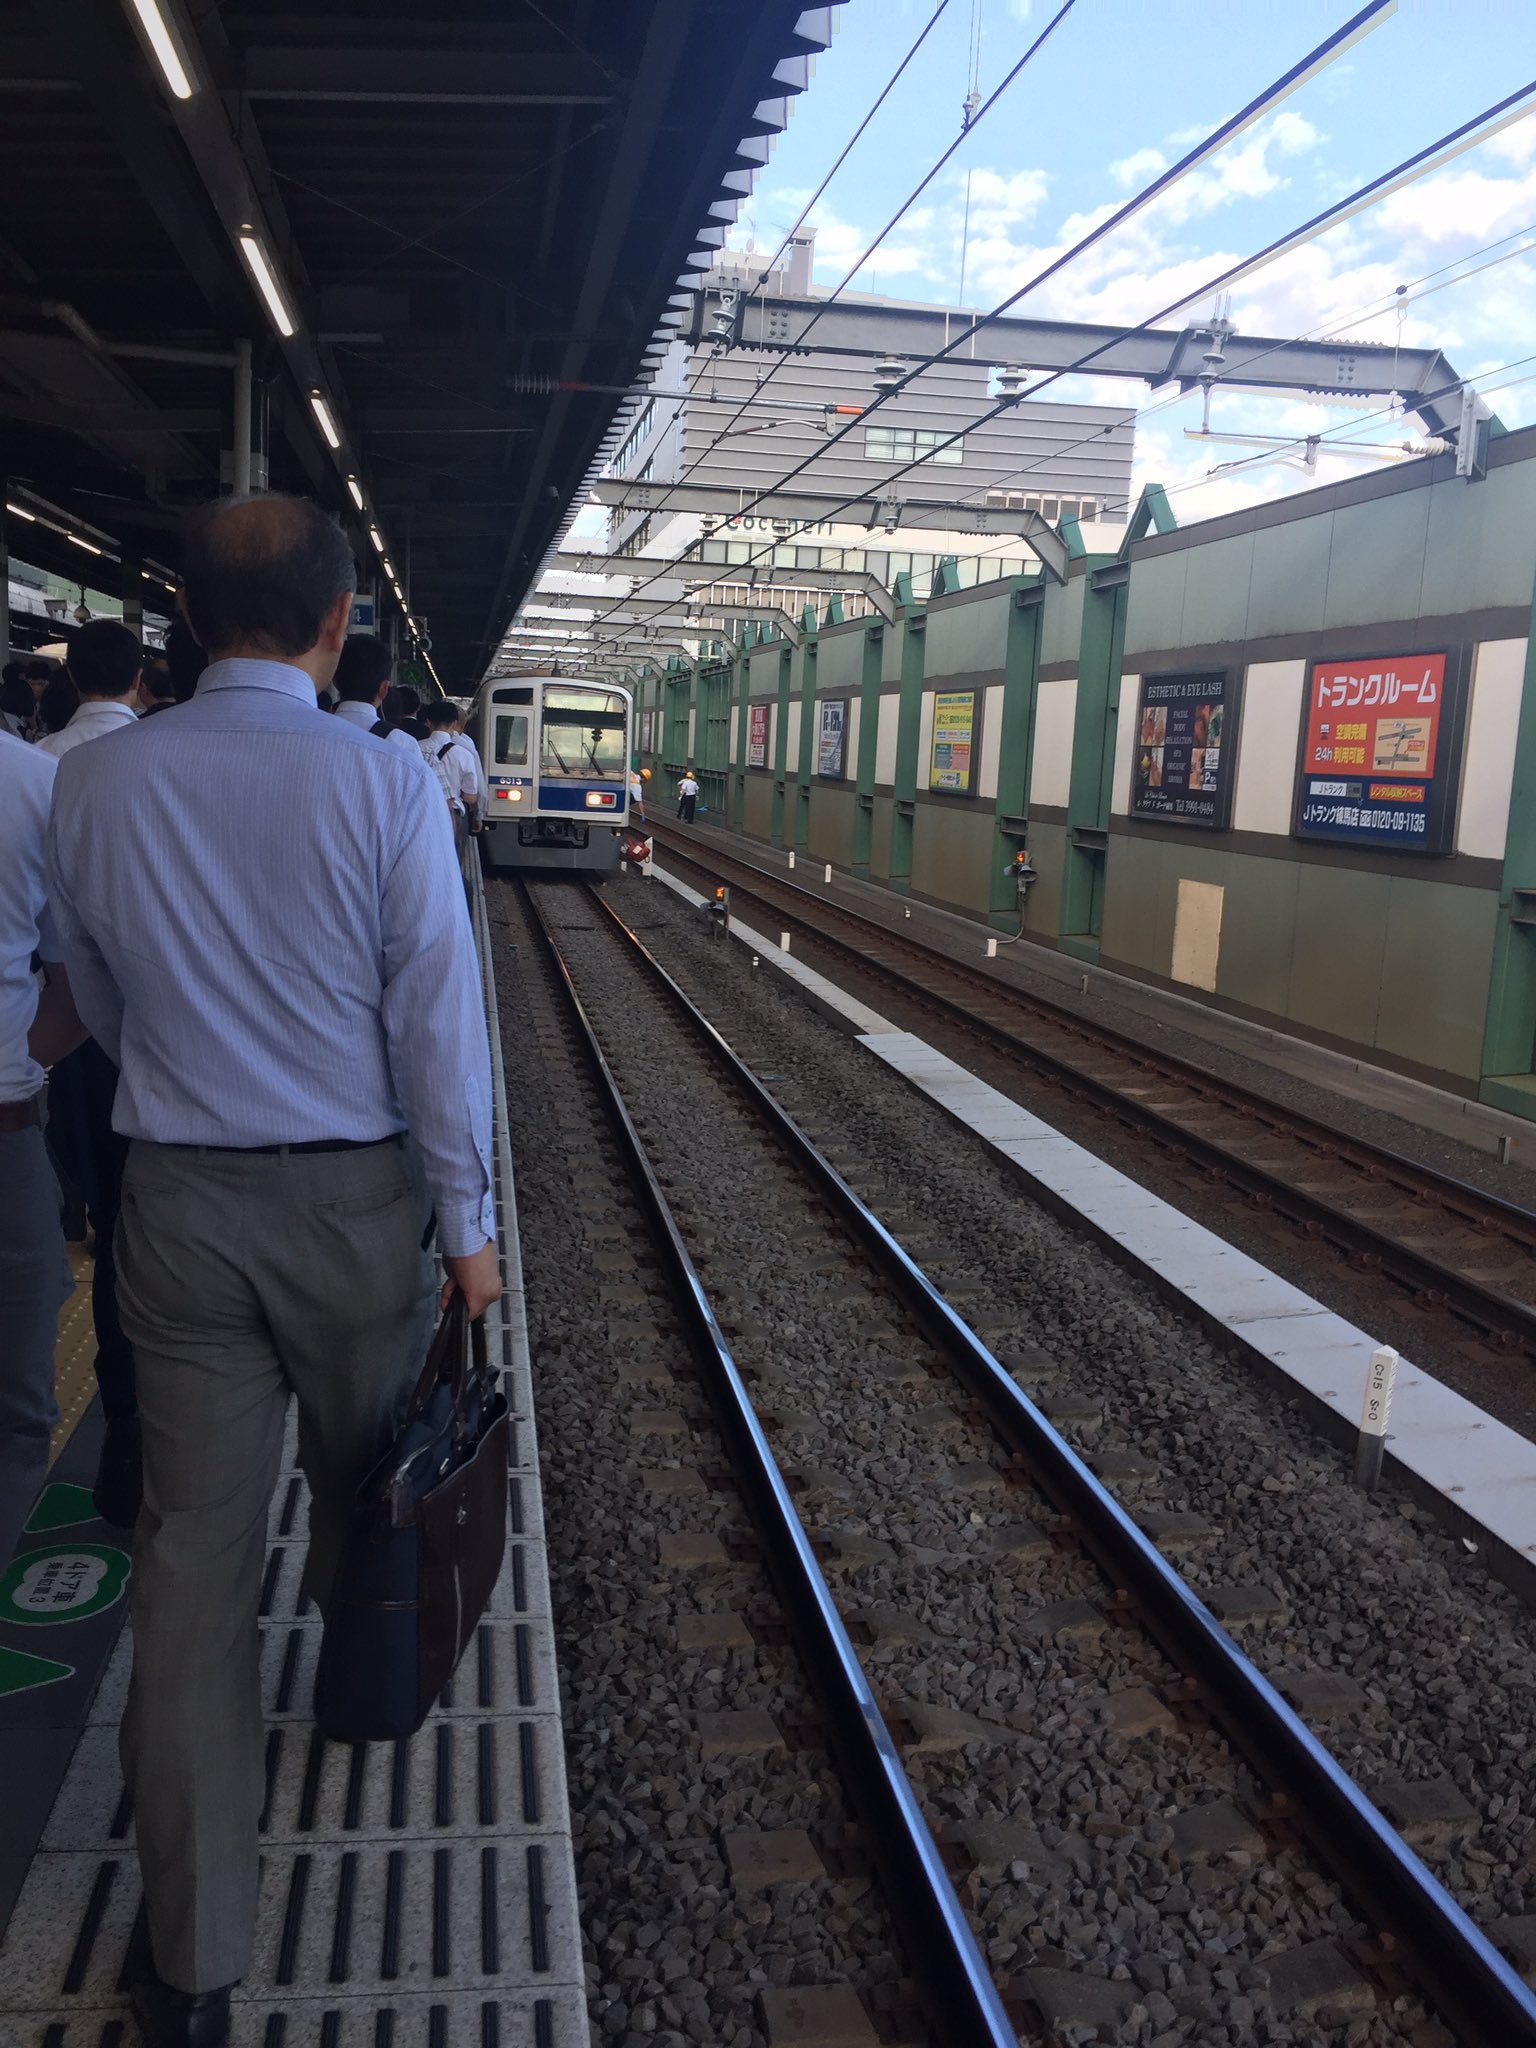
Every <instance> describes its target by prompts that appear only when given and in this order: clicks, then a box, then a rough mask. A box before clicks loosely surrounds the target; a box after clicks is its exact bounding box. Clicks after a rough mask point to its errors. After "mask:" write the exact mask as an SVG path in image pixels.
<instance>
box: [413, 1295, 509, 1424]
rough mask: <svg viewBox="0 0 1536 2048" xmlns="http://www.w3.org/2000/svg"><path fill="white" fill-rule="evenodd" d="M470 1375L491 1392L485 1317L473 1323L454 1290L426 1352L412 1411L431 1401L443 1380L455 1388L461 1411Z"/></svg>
mask: <svg viewBox="0 0 1536 2048" xmlns="http://www.w3.org/2000/svg"><path fill="white" fill-rule="evenodd" d="M471 1372H473V1374H474V1376H475V1378H476V1379H477V1380H479V1381H480V1383H481V1385H482V1387H484V1388H485V1389H487V1390H489V1387H490V1380H491V1375H490V1368H489V1363H488V1360H487V1357H486V1349H485V1318H484V1316H476V1318H475V1319H474V1321H473V1322H470V1320H469V1316H468V1312H467V1309H466V1305H465V1301H464V1297H463V1295H462V1294H461V1293H460V1292H459V1290H458V1288H457V1287H455V1288H454V1290H453V1292H452V1294H450V1295H449V1297H448V1306H447V1308H446V1309H444V1311H443V1314H442V1319H441V1321H440V1322H439V1323H438V1326H437V1330H436V1332H435V1334H434V1335H433V1338H432V1342H431V1344H430V1345H429V1347H428V1349H427V1362H426V1364H425V1365H424V1366H423V1367H422V1369H421V1378H420V1379H419V1380H418V1381H417V1382H416V1389H415V1392H414V1393H413V1394H412V1395H411V1402H410V1410H409V1412H410V1413H412V1414H414V1413H416V1412H418V1411H419V1410H420V1409H422V1408H424V1407H425V1406H426V1404H427V1402H428V1401H429V1400H430V1399H431V1398H432V1394H433V1390H434V1389H435V1388H436V1387H437V1386H438V1385H440V1384H441V1383H442V1382H443V1381H444V1380H446V1381H447V1382H448V1383H449V1385H450V1386H451V1387H452V1389H453V1405H454V1407H455V1409H459V1408H461V1407H462V1405H463V1397H464V1393H465V1391H466V1385H467V1381H468V1377H469V1374H470V1373H471Z"/></svg>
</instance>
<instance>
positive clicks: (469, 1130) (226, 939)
mask: <svg viewBox="0 0 1536 2048" xmlns="http://www.w3.org/2000/svg"><path fill="white" fill-rule="evenodd" d="M182 569H183V580H184V584H185V592H186V595H185V605H186V611H187V616H188V618H189V619H190V621H191V624H192V628H193V630H194V632H195V633H196V634H197V637H198V639H199V640H200V641H201V642H202V644H203V646H204V647H205V648H206V650H207V652H208V655H209V657H210V659H209V665H208V667H207V669H206V670H205V671H204V673H203V677H202V680H201V683H200V684H199V687H198V691H197V695H196V697H195V698H194V699H193V701H192V702H191V703H190V704H186V705H183V706H182V707H181V708H180V709H179V710H178V712H177V714H176V716H175V717H174V718H162V719H153V720H151V721H149V722H148V723H147V724H144V723H140V724H137V725H135V726H132V727H130V728H128V729H126V730H124V731H121V732H115V733H109V734H108V735H106V736H105V737H104V738H102V739H99V740H97V741H96V742H95V743H94V744H93V745H91V746H88V747H80V748H77V749H76V750H75V752H74V753H72V754H70V755H68V756H67V757H66V758H65V759H64V760H63V761H62V762H61V763H60V764H59V772H58V778H57V783H56V787H55V795H54V805H53V817H52V824H51V828H50V839H49V875H50V889H51V897H52V903H53V908H54V912H55V915H56V918H57V920H58V923H59V927H60V935H61V938H62V941H63V946H64V957H65V960H66V962H67V963H68V966H69V971H70V978H71V981H72V983H73V985H74V987H75V992H76V997H77V1001H78V1006H79V1009H80V1013H81V1016H82V1017H83V1018H84V1019H85V1021H86V1023H87V1024H88V1025H89V1027H90V1030H91V1032H92V1034H93V1035H94V1036H95V1038H96V1039H97V1040H98V1041H99V1043H100V1044H101V1045H102V1046H103V1048H104V1049H105V1050H106V1051H107V1053H108V1054H109V1055H110V1056H111V1058H112V1059H114V1060H115V1061H116V1062H117V1064H118V1065H119V1067H120V1068H121V1070H122V1080H121V1083H120V1086H119V1088H118V1093H117V1101H116V1105H115V1110H114V1123H115V1125H116V1128H117V1129H118V1130H119V1131H121V1132H123V1133H124V1134H125V1135H127V1136H128V1137H129V1138H130V1139H131V1140H132V1145H131V1149H130V1152H129V1158H128V1166H127V1171H126V1173H125V1176H124V1182H123V1210H122V1223H121V1233H120V1250H121V1258H120V1262H119V1288H120V1307H121V1312H122V1318H123V1325H124V1328H125V1329H126V1330H127V1332H128V1335H129V1336H130V1338H131V1339H132V1341H133V1345H134V1350H135V1353H136V1356H137V1361H138V1370H139V1407H140V1413H141V1416H142V1423H143V1445H144V1506H143V1510H142V1513H141V1514H140V1517H139V1523H138V1530H137V1537H136V1542H135V1551H134V1579H133V1634H134V1667H133V1678H132V1682H131V1686H130V1690H129V1699H128V1708H127V1713H126V1715H125V1717H124V1723H123V1756H124V1764H125V1770H126V1773H127V1778H128V1782H129V1784H130V1786H131V1788H132V1791H133V1800H134V1813H135V1820H136V1825H137V1830H138V1843H139V1858H140V1863H141V1866H142V1869H143V1876H144V1890H145V1897H146V1901H147V1905H148V1913H149V1932H150V1941H151V1947H152V1950H153V1955H154V1963H155V1970H156V1975H155V1977H154V1979H153V1980H151V1981H150V1982H148V1983H146V1984H145V1985H143V1986H141V1987H140V1989H139V1991H138V1993H137V1995H136V2010H137V2011H138V2013H139V2016H140V2021H141V2024H142V2025H143V2028H144V2032H145V2035H146V2037H147V2039H148V2041H149V2042H150V2044H151V2048H218V2044H219V2043H221V2042H222V2041H223V2040H224V2039H225V2038H227V2034H228V2026H229V1986H230V1985H231V1984H232V1983H233V1982H234V1980H235V1979H237V1978H239V1977H240V1976H242V1975H243V1974H244V1972H245V1970H246V1968H247V1967H248V1964H249V1961H250V1954H251V1941H252V1932H253V1927H254V1920H255V1910H256V1880H257V1821H258V1816H259V1814H260V1811H261V1805H262V1796H263V1769H262V1753H263V1727H262V1713H261V1693H260V1684H259V1674H258V1668H257V1647H258V1638H257V1627H256V1622H257V1604H258V1598H259V1591H260V1582H261V1572H262V1560H263V1555H264V1552H265V1547H266V1521H267V1505H268V1502H269V1500H270V1498H271V1495H272V1491H273V1486H274V1483H275V1481H276V1477H277V1474H278V1470H279V1467H280V1464H281V1459H282V1446H283V1421H284V1414H285V1411H286V1408H287V1405H288V1400H289V1397H290V1395H292V1396H294V1397H295V1398H296V1400H297V1403H298V1410H299V1457H300V1461H301V1463H302V1464H303V1467H304V1471H305V1474H306V1476H307V1478H308V1480H309V1486H310V1494H311V1509H310V1547H309V1562H308V1568H307V1580H306V1583H307V1587H308V1590H309V1591H310V1592H311V1594H312V1595H313V1596H314V1598H315V1599H316V1601H317V1602H318V1603H319V1605H320V1607H321V1608H322V1610H323V1609H324V1606H325V1603H326V1599H327V1596H328V1593H329V1590H330V1586H331V1582H332V1578H333V1575H334V1571H335V1567H336V1564H337V1562H338V1553H339V1548H340V1543H341V1539H342V1536H343V1533H344V1529H345V1525H346V1518H347V1512H348V1509H349V1506H350V1503H351V1500H352V1496H353V1493H354V1491H355V1489H356V1486H357V1484H358V1482H359V1480H360V1479H361V1478H362V1477H363V1475H364V1474H365V1473H366V1472H367V1470H368V1469H369V1467H370V1466H371V1465H372V1464H373V1463H374V1462H375V1460H376V1459H377V1457H378V1456H379V1455H380V1453H381V1452H382V1450H383V1449H384V1448H385V1446H386V1444H387V1443H388V1441H389V1439H390V1437H391V1435H392V1433H393V1429H394V1426H395V1423H396V1420H397V1418H398V1415H399V1412H400V1409H401V1406H402V1404H403V1402H404V1399H405V1397H406V1395H407V1394H408V1392H409V1389H410V1386H411V1384H412V1382H413V1380H414V1378H415V1376H416V1374H417V1373H418V1371H419V1369H420V1365H421V1361H422V1357H423V1353H424V1348H425V1344H426V1339H427V1334H428V1328H429V1325H430V1321H431V1314H432V1306H433V1299H432V1280H431V1274H432V1269H431V1264H430V1261H429V1258H428V1254H427V1246H428V1244H429V1243H430V1240H431V1235H432V1218H433V1215H434V1214H435V1216H436V1228H437V1236H438V1243H439V1247H440V1249H441V1251H442V1254H443V1262H444V1265H445V1266H446V1268H447V1270H448V1274H449V1280H448V1283H447V1285H446V1286H445V1288H444V1291H443V1298H444V1300H446V1298H447V1295H448V1293H449V1292H450V1291H451V1289H452V1288H453V1287H454V1286H455V1285H457V1286H458V1287H459V1288H460V1289H461V1290H462V1292H463V1294H464V1296H465V1299H466V1301H467V1304H468V1307H469V1312H470V1314H471V1315H472V1316H478V1315H479V1314H481V1313H482V1311H483V1310H484V1309H485V1307H486V1306H487V1304H488V1303H489V1302H491V1301H493V1300H495V1299H496V1297H497V1296H498V1295H499V1293H500V1292H501V1286H500V1280H499V1277H498V1270H497V1254H496V1246H495V1242H494V1239H495V1227H496V1226H495V1218H494V1215H493V1211H492V1200H491V1092H490V1058H489V1047H488V1045H487V1041H486V1032H485V1019H484V1013H483V1010H482V1007H481V1000H480V990H479V976H478V973H477V969H476V962H475V957H474V946H473V941H472V938H471V935H470V927H469V918H468V914H467V912H466V908H465V901H464V891H463V889H462V887H461V886H460V881H459V876H458V872H457V869H456V866H455V863H454V858H453V835H452V831H451V828H450V825H449V820H448V814H447V805H446V804H445V803H444V802H443V800H442V797H441V795H440V794H439V792H438V789H437V785H436V783H435V782H434V780H433V778H432V777H431V776H428V775H424V774H423V773H422V768H421V761H420V757H419V755H418V754H417V752H416V749H415V748H414V746H413V747H412V751H411V755H410V756H409V757H407V756H405V755H404V754H402V753H401V752H400V751H399V750H397V749H396V748H394V747H386V746H380V745H379V744H378V742H377V741H376V740H374V739H373V738H372V737H371V736H370V735H369V734H368V733H365V732H361V731H359V730H358V728H357V727H356V726H355V725H352V724H349V723H348V722H347V721H346V720H345V719H341V718H322V717H320V716H319V715H318V713H317V710H316V698H317V693H318V692H319V691H320V690H322V689H323V688H324V687H325V685H326V684H327V683H328V682H329V681H330V678H331V675H332V673H333V671H334V670H335V667H336V661H337V657H338V655H339V654H340V651H341V647H342V643H343V641H344V639H345V637H346V630H347V622H348V618H349V615H350V610H351V600H352V580H353V565H352V555H351V551H350V549H349V548H348V546H347V544H346V541H345V539H344V538H343V536H342V535H341V533H340V532H339V531H338V529H337V528H336V527H335V526H334V525H333V524H332V523H331V522H330V521H329V520H328V519H326V518H325V517H324V516H323V515H322V514H321V513H320V512H319V511H318V510H317V509H316V508H315V507H314V506H312V505H309V504H306V503H304V502H302V501H300V500H297V499H291V498H279V497H271V498H258V499H249V500H241V499H237V500H234V501H231V502H229V503H227V504H222V505H218V506H214V507H212V508H210V509H209V510H208V511H207V512H205V513H204V514H202V515H201V516H200V517H199V518H198V520H197V521H196V522H195V523H194V525H193V527H192V529H191V531H190V533H189V535H188V539H187V544H186V548H185V551H184V555H183V563H182Z"/></svg>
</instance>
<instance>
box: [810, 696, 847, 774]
mask: <svg viewBox="0 0 1536 2048" xmlns="http://www.w3.org/2000/svg"><path fill="white" fill-rule="evenodd" d="M816 773H817V774H818V775H824V776H827V777H828V778H830V779H831V780H833V781H841V780H842V778H843V777H844V776H845V775H846V774H847V773H848V699H847V698H846V697H824V698H823V699H822V701H821V704H820V706H819V707H818V716H817V725H816Z"/></svg>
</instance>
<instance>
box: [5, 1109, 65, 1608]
mask: <svg viewBox="0 0 1536 2048" xmlns="http://www.w3.org/2000/svg"><path fill="white" fill-rule="evenodd" d="M59 1207H60V1200H59V1183H58V1180H57V1177H56V1176H55V1174H54V1171H53V1165H52V1162H51V1161H50V1160H49V1157H48V1152H47V1148H46V1146H45V1145H44V1144H43V1134H42V1131H41V1130H40V1129H38V1128H37V1127H36V1126H34V1127H33V1128H32V1129H31V1130H27V1131H0V1568H3V1567H4V1566H5V1565H6V1564H7V1563H8V1562H9V1559H10V1555H11V1552H12V1551H13V1550H14V1549H15V1548H16V1539H17V1537H18V1536H19V1535H20V1534H21V1531H22V1525H23V1524H24V1523H25V1521H26V1519H27V1517H28V1515H30V1514H31V1512H32V1506H33V1503H34V1501H35V1500H36V1499H37V1496H38V1491H39V1489H40V1488H41V1486H42V1483H43V1479H44V1477H45V1476H46V1474H47V1471H48V1439H49V1436H50V1435H51V1433H52V1431H53V1426H54V1424H55V1423H56V1422H57V1421H58V1419H59V1410H58V1404H57V1403H56V1401H55V1400H54V1392H53V1389H54V1368H53V1352H54V1346H55V1344H56V1343H57V1341H58V1334H59V1310H60V1309H61V1308H62V1307H63V1305H64V1303H65V1302H66V1301H68V1299H69V1296H70V1291H71V1289H72V1288H73V1286H74V1280H73V1278H72V1276H71V1274H70V1270H69V1255H68V1253H67V1252H66V1251H65V1249H64V1232H63V1229H62V1228H61V1226H60V1223H59Z"/></svg>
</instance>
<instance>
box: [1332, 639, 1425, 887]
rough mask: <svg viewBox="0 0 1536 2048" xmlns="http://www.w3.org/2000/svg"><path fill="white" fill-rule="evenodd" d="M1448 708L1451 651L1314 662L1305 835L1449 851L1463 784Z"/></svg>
mask: <svg viewBox="0 0 1536 2048" xmlns="http://www.w3.org/2000/svg"><path fill="white" fill-rule="evenodd" d="M1447 708H1448V707H1447V703H1446V657H1445V655H1443V654H1372V655H1366V656H1364V657H1359V658H1355V659H1352V660H1349V661H1315V662H1313V664H1312V668H1311V673H1310V675H1309V677H1308V682H1307V729H1306V738H1305V743H1304V745H1303V747H1302V755H1301V784H1300V788H1299V789H1298V791H1297V798H1296V834H1297V837H1298V838H1301V839H1333V840H1339V841H1342V842H1344V843H1345V844H1347V845H1351V846H1384V847H1394V848H1398V849H1400V850H1402V851H1404V852H1410V853H1439V852H1442V851H1443V850H1444V848H1445V845H1446V843H1447V837H1448V833H1449V828H1450V822H1451V809H1452V804H1451V796H1452V791H1451V787H1450V785H1451V784H1452V783H1453V781H1454V774H1453V772H1452V771H1453V766H1454V764H1452V763H1450V762H1449V761H1447V759H1446V755H1447V752H1448V750H1449V741H1450V737H1451V732H1452V725H1453V721H1452V720H1451V719H1450V718H1449V717H1448V716H1447Z"/></svg>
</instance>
